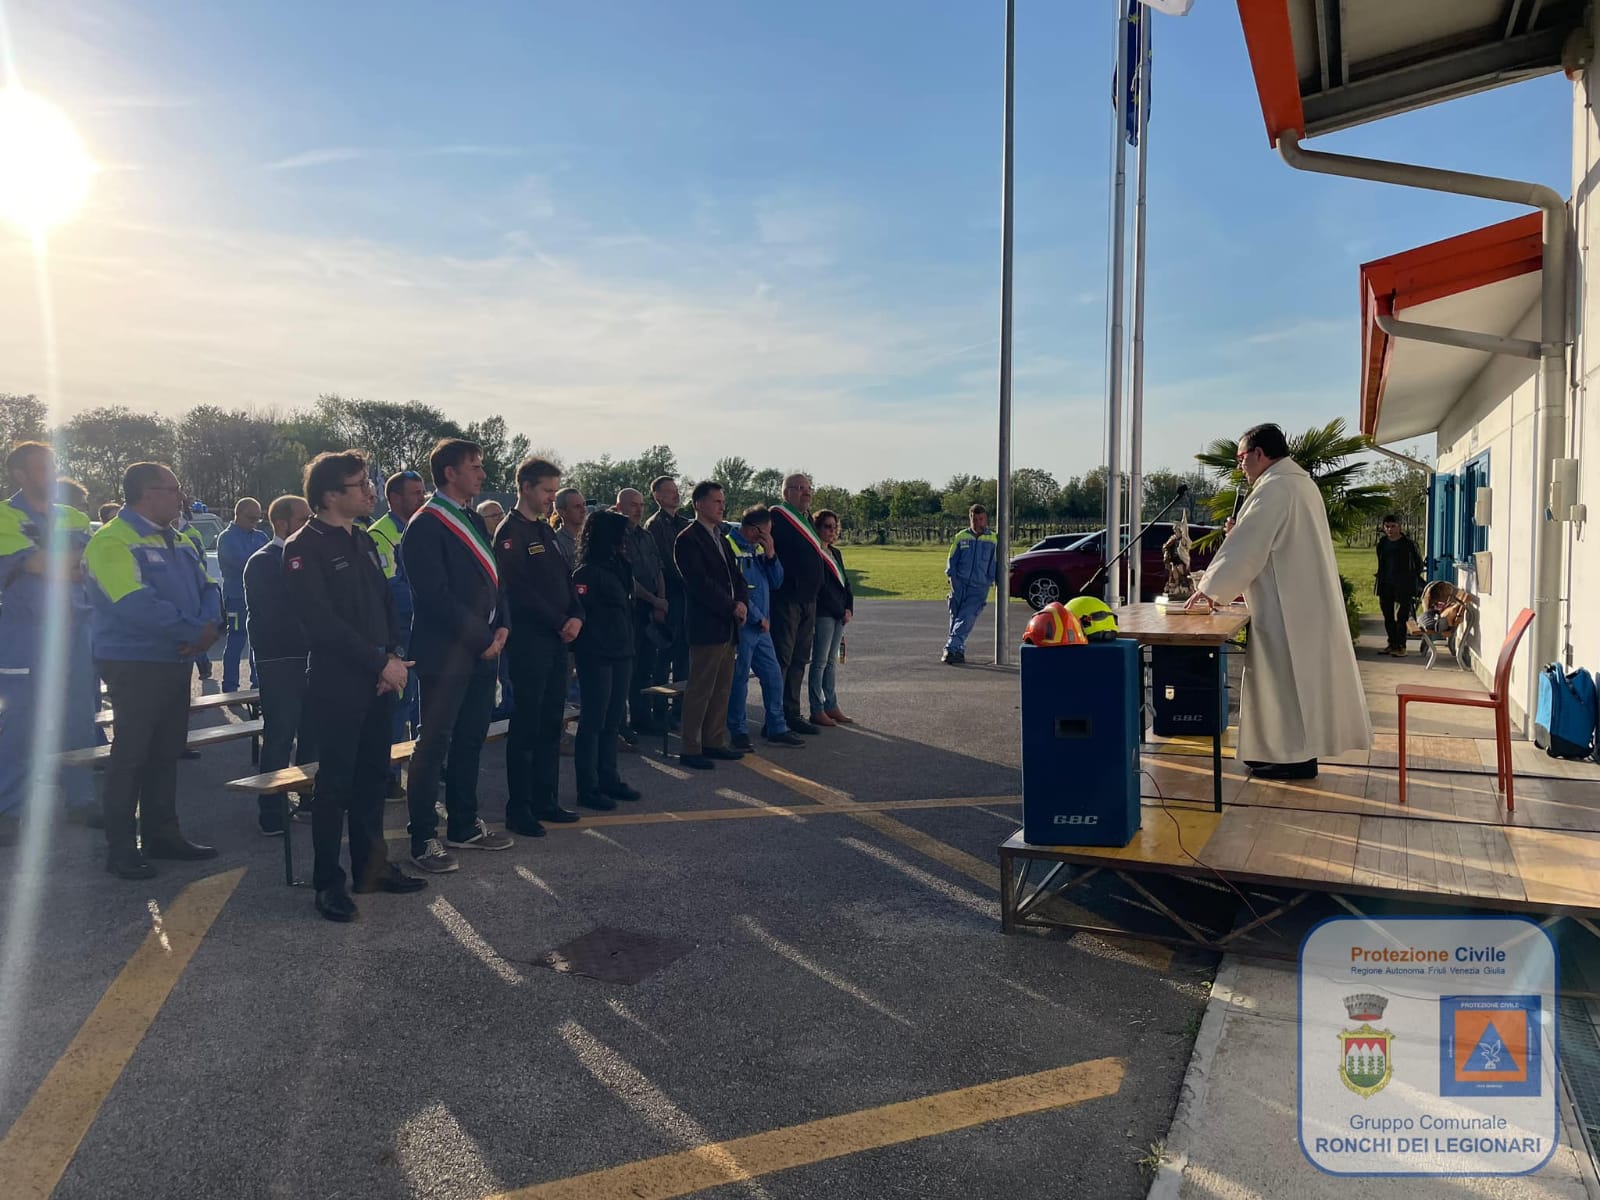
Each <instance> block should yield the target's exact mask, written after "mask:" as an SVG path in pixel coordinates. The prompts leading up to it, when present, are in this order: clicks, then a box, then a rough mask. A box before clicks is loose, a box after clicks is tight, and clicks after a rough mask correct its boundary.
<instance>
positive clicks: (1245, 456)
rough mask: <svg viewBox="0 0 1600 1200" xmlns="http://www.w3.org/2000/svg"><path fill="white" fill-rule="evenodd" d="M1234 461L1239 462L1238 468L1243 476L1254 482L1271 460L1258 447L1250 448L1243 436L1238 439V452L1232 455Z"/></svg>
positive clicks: (1270, 463)
mask: <svg viewBox="0 0 1600 1200" xmlns="http://www.w3.org/2000/svg"><path fill="white" fill-rule="evenodd" d="M1234 461H1235V462H1237V463H1238V464H1239V469H1240V470H1241V471H1243V472H1244V477H1245V478H1246V479H1247V480H1249V481H1250V483H1251V484H1254V483H1255V481H1256V479H1257V477H1258V476H1260V474H1261V472H1263V471H1265V470H1266V469H1267V468H1268V467H1270V466H1271V465H1272V460H1271V459H1269V458H1268V457H1267V456H1266V455H1265V454H1263V453H1261V451H1260V450H1259V449H1255V450H1252V449H1251V448H1250V447H1249V446H1247V445H1246V444H1245V440H1244V439H1243V438H1240V439H1239V453H1238V454H1237V455H1235V456H1234Z"/></svg>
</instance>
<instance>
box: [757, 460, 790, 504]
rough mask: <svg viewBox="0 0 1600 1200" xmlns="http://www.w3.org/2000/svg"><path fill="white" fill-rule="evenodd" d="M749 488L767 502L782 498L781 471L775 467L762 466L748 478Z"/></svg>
mask: <svg viewBox="0 0 1600 1200" xmlns="http://www.w3.org/2000/svg"><path fill="white" fill-rule="evenodd" d="M750 490H751V491H753V492H755V494H756V496H757V497H758V498H760V499H762V500H765V501H766V502H767V503H769V504H770V503H772V502H773V501H775V500H781V499H782V498H783V472H782V471H780V470H778V468H777V467H762V468H761V470H759V471H757V472H756V473H755V474H754V475H753V476H751V478H750Z"/></svg>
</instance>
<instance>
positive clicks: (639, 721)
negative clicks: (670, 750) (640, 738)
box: [628, 605, 672, 730]
mask: <svg viewBox="0 0 1600 1200" xmlns="http://www.w3.org/2000/svg"><path fill="white" fill-rule="evenodd" d="M654 612H655V608H654V607H652V606H650V605H635V606H634V613H633V671H632V676H631V678H630V679H629V681H628V691H629V694H630V698H629V700H628V718H629V720H630V721H631V722H632V724H633V727H634V728H635V729H646V730H648V729H657V728H660V727H661V726H663V725H665V724H666V721H667V702H666V700H665V699H663V698H661V697H659V696H646V695H645V694H644V689H645V688H647V687H650V686H652V685H653V684H655V682H656V671H657V668H658V664H659V666H660V669H661V682H663V683H665V682H666V678H667V677H666V671H667V670H668V669H670V667H671V662H672V653H671V650H670V649H667V650H658V649H656V644H655V643H654V642H652V641H651V640H650V639H649V637H647V636H646V634H645V631H646V630H647V629H649V628H650V626H652V625H655V626H656V627H657V628H659V629H663V630H669V629H670V628H671V627H670V626H669V625H667V624H665V623H663V622H660V621H657V620H656V619H655V618H654V617H653V616H652V615H651V614H653V613H654Z"/></svg>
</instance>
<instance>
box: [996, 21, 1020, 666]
mask: <svg viewBox="0 0 1600 1200" xmlns="http://www.w3.org/2000/svg"><path fill="white" fill-rule="evenodd" d="M1016 24H1017V0H1006V78H1005V118H1004V126H1003V131H1002V135H1001V140H1002V143H1003V147H1004V148H1003V150H1002V151H1001V159H1000V474H999V475H998V476H997V478H996V481H995V482H996V493H995V508H996V509H998V510H999V511H998V512H996V513H995V540H996V541H997V542H998V545H997V546H996V548H995V563H996V564H997V568H998V573H999V580H998V584H997V586H996V588H995V608H994V661H995V663H996V664H997V665H1000V666H1004V665H1005V664H1006V663H1008V662H1010V661H1011V644H1010V639H1009V637H1008V635H1007V633H1006V608H1007V599H1008V595H1009V592H1010V562H1011V228H1012V187H1011V176H1012V136H1011V134H1012V124H1013V121H1014V118H1015V109H1016V58H1017V47H1016Z"/></svg>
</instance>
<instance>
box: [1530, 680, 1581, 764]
mask: <svg viewBox="0 0 1600 1200" xmlns="http://www.w3.org/2000/svg"><path fill="white" fill-rule="evenodd" d="M1596 715H1597V705H1596V703H1595V686H1594V676H1592V675H1590V674H1589V672H1588V671H1586V670H1584V669H1583V668H1582V667H1574V668H1573V669H1572V670H1571V671H1567V670H1565V669H1563V667H1562V666H1561V664H1560V663H1551V664H1550V665H1549V666H1548V667H1546V668H1545V669H1544V670H1543V671H1540V672H1539V704H1538V707H1537V709H1536V710H1535V712H1534V718H1533V744H1534V745H1535V746H1538V747H1539V748H1540V749H1541V750H1543V751H1544V752H1545V753H1547V754H1548V755H1550V757H1551V758H1588V757H1589V756H1590V754H1591V753H1593V751H1594V737H1595V720H1596Z"/></svg>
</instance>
